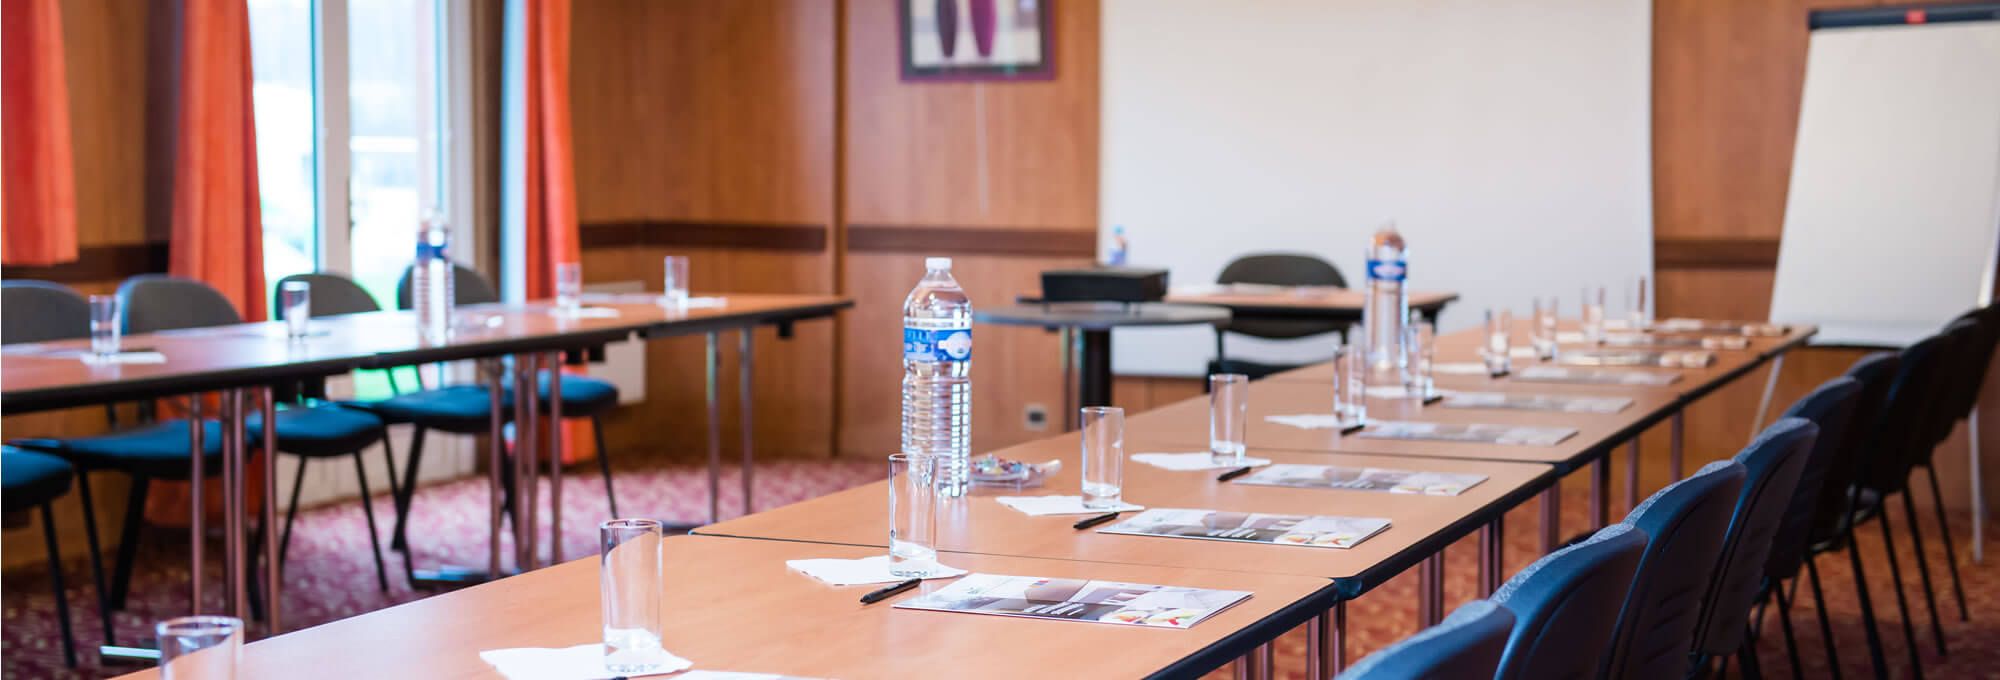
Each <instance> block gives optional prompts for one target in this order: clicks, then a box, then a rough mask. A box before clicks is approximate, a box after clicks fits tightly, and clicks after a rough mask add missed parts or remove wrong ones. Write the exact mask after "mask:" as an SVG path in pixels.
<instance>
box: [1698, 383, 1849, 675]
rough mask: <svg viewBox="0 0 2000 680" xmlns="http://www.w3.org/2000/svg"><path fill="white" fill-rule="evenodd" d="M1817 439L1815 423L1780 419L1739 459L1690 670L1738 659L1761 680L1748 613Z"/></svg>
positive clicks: (1742, 453)
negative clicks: (1738, 479) (1737, 484)
mask: <svg viewBox="0 0 2000 680" xmlns="http://www.w3.org/2000/svg"><path fill="white" fill-rule="evenodd" d="M1818 437H1819V426H1818V425H1814V424H1813V423H1812V421H1809V420H1805V419H1803V418H1781V419H1779V420H1778V422H1775V423H1772V424H1771V426H1770V427H1768V428H1765V429H1764V431H1763V432H1762V433H1759V434H1758V435H1757V439H1756V440H1754V441H1751V442H1750V445H1749V446H1747V447H1744V449H1743V451H1742V452H1741V453H1738V454H1736V459H1735V460H1736V462H1738V463H1741V464H1742V465H1743V470H1744V472H1745V473H1747V475H1746V476H1745V477H1744V479H1743V493H1742V494H1741V495H1740V496H1739V497H1738V498H1737V501H1736V508H1735V510H1734V512H1733V513H1732V515H1731V516H1730V519H1729V533H1728V535H1727V536H1726V537H1725V538H1724V539H1723V544H1722V554H1721V555H1720V556H1719V557H1718V558H1717V559H1716V562H1715V566H1714V567H1713V569H1714V570H1715V573H1714V574H1713V575H1712V576H1711V578H1710V580H1709V584H1708V592H1707V594H1706V595H1704V596H1703V597H1702V606H1701V621H1700V623H1699V625H1698V626H1697V627H1696V629H1695V636H1694V649H1692V650H1690V654H1691V657H1690V658H1691V659H1692V660H1693V663H1691V664H1690V665H1691V666H1693V667H1695V668H1697V669H1701V668H1706V667H1707V665H1708V663H1709V660H1710V659H1713V658H1715V657H1722V658H1723V659H1727V658H1729V655H1730V654H1735V655H1736V656H1737V658H1739V659H1741V660H1742V662H1743V671H1744V674H1745V677H1751V678H1755V677H1761V675H1762V673H1761V672H1760V671H1759V668H1758V666H1757V650H1756V648H1755V639H1754V638H1752V637H1751V636H1750V634H1749V633H1750V630H1749V628H1750V625H1749V623H1750V607H1751V605H1752V604H1754V603H1755V601H1756V598H1757V586H1758V585H1759V584H1761V583H1762V582H1763V577H1764V564H1765V561H1766V560H1767V559H1769V558H1770V555H1771V538H1772V537H1773V536H1776V535H1777V533H1778V525H1779V524H1780V523H1782V521H1783V520H1784V515H1785V509H1786V506H1787V504H1788V503H1789V502H1790V501H1791V498H1792V492H1793V491H1795V490H1797V487H1798V483H1799V470H1800V469H1801V468H1804V467H1805V462H1806V456H1807V455H1808V452H1809V451H1811V450H1812V445H1813V441H1814V440H1815V439H1817V438H1818ZM1690 568H1696V567H1695V566H1694V565H1690ZM1725 665H1726V662H1725Z"/></svg>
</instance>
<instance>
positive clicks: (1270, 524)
mask: <svg viewBox="0 0 2000 680" xmlns="http://www.w3.org/2000/svg"><path fill="white" fill-rule="evenodd" d="M1387 528H1389V520H1387V519H1382V518H1377V517H1329V516H1324V515H1267V514H1263V513H1252V512H1223V511H1220V510H1189V509H1179V508H1154V509H1152V510H1147V511H1145V512H1142V513H1139V514H1138V515H1136V516H1134V517H1132V518H1131V519H1128V520H1125V521H1122V522H1119V523H1117V524H1112V525H1110V526H1106V527H1104V528H1102V529H1098V530H1097V531H1098V532H1099V533H1106V534H1129V535H1133V536H1165V537H1169V538H1198V539H1203V540H1209V541H1234V542H1239V543H1271V544H1277V545H1302V546H1309V547H1313V548H1352V547H1354V546H1356V545H1360V544H1361V542H1362V541H1365V540H1368V537H1370V536H1374V535H1375V534H1378V533H1381V532H1382V530H1383V529H1387Z"/></svg>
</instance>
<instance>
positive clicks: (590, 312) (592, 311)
mask: <svg viewBox="0 0 2000 680" xmlns="http://www.w3.org/2000/svg"><path fill="white" fill-rule="evenodd" d="M556 315H557V316H562V317H565V318H570V319H616V318H618V310H617V309H614V308H611V307H577V308H575V309H568V310H564V309H558V310H556Z"/></svg>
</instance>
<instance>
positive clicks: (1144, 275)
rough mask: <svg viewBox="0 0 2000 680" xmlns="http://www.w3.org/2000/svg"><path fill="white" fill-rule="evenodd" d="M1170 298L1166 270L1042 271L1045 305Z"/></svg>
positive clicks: (1112, 268) (1149, 300)
mask: <svg viewBox="0 0 2000 680" xmlns="http://www.w3.org/2000/svg"><path fill="white" fill-rule="evenodd" d="M1166 296H1167V270H1165V269H1147V268H1143V267H1093V268H1090V269H1056V270H1050V271H1045V272H1042V301H1043V302H1159V301H1160V300H1161V299H1164V298H1165V297H1166Z"/></svg>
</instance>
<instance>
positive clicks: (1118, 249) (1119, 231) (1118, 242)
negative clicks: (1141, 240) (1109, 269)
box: [1104, 224, 1132, 267]
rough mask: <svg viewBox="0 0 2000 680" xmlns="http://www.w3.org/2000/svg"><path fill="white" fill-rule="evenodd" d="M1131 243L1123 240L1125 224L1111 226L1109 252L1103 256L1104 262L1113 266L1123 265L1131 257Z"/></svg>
mask: <svg viewBox="0 0 2000 680" xmlns="http://www.w3.org/2000/svg"><path fill="white" fill-rule="evenodd" d="M1131 254H1132V244H1131V243H1129V242H1127V241H1126V240H1125V225H1122V224H1121V225H1118V226H1115V227H1112V228H1111V252H1109V253H1106V254H1105V256H1104V263H1105V264H1108V265H1111V266H1113V267H1123V266H1125V263H1126V261H1127V260H1128V259H1130V258H1131Z"/></svg>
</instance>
